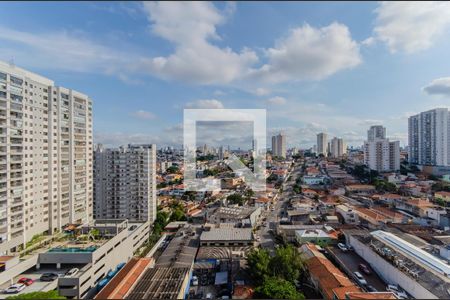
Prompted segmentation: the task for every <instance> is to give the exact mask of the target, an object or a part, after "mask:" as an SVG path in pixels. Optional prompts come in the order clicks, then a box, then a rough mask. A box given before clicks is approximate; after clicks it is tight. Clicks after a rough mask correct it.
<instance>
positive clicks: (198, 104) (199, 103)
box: [186, 99, 224, 109]
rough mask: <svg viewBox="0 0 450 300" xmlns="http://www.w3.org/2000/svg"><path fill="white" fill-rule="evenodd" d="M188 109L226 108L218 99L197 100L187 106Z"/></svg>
mask: <svg viewBox="0 0 450 300" xmlns="http://www.w3.org/2000/svg"><path fill="white" fill-rule="evenodd" d="M186 108H204V109H208V108H210V109H211V108H212V109H214V108H219V109H220V108H224V105H223V104H222V102H220V101H219V100H216V99H201V100H196V101H193V102H189V103H187V104H186Z"/></svg>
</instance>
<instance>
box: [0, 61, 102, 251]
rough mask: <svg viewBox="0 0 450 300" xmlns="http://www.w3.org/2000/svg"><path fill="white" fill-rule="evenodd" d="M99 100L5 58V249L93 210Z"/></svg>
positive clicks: (0, 115) (0, 73) (0, 91)
mask: <svg viewBox="0 0 450 300" xmlns="http://www.w3.org/2000/svg"><path fill="white" fill-rule="evenodd" d="M92 167H93V165H92V102H91V100H90V99H89V97H88V96H87V95H85V94H82V93H80V92H76V91H74V90H71V89H66V88H63V87H57V86H55V84H54V82H53V81H52V80H50V79H47V78H45V77H42V76H40V75H37V74H34V73H32V72H29V71H26V70H24V69H21V68H18V67H15V66H14V65H11V64H6V63H3V62H0V253H8V252H9V251H10V250H15V248H16V247H17V246H18V245H22V244H25V243H26V242H27V241H29V240H30V239H31V238H32V237H33V236H34V235H36V234H41V233H45V232H47V233H53V232H54V231H56V230H59V229H61V228H62V227H63V226H65V225H67V224H73V223H76V224H81V223H85V222H87V221H89V220H90V219H91V218H92V214H93V191H92V186H93V179H92V176H93V174H92Z"/></svg>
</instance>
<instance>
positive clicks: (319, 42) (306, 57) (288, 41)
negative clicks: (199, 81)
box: [251, 23, 361, 83]
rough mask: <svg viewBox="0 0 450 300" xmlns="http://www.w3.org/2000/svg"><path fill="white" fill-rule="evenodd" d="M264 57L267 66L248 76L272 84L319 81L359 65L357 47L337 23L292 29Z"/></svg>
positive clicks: (341, 25)
mask: <svg viewBox="0 0 450 300" xmlns="http://www.w3.org/2000/svg"><path fill="white" fill-rule="evenodd" d="M266 54H267V56H268V63H267V64H264V65H263V66H262V67H261V68H259V69H255V70H253V71H252V72H251V76H252V77H254V78H259V79H262V80H265V81H269V82H273V83H277V82H282V81H289V80H294V81H295V80H311V79H312V80H320V79H324V78H326V77H328V76H330V75H333V74H334V73H336V72H338V71H341V70H345V69H350V68H353V67H355V66H357V65H358V64H360V63H361V56H360V52H359V45H358V43H357V42H356V41H354V40H353V39H352V37H351V35H350V31H349V30H348V27H347V26H345V25H343V24H340V23H332V24H330V25H329V26H326V27H321V28H315V27H312V26H310V25H308V24H306V25H304V26H302V27H299V28H296V29H293V30H292V31H291V32H290V34H289V35H288V36H287V37H286V38H284V39H281V40H279V41H278V42H277V43H276V45H275V47H273V48H269V49H267V50H266Z"/></svg>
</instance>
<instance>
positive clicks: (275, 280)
mask: <svg viewBox="0 0 450 300" xmlns="http://www.w3.org/2000/svg"><path fill="white" fill-rule="evenodd" d="M247 264H248V272H249V274H250V276H251V277H252V278H253V280H254V281H255V283H256V285H257V288H256V289H255V297H257V298H260V299H304V296H303V294H302V293H300V292H298V291H297V289H296V286H295V284H296V282H298V280H299V279H300V277H301V276H302V275H303V272H304V263H303V260H302V258H301V257H300V254H299V253H298V251H297V250H296V249H295V248H294V247H293V246H292V245H287V246H284V247H279V248H277V249H276V252H275V255H274V256H270V254H269V252H268V251H267V250H265V249H260V248H257V249H253V250H251V251H250V252H249V254H248V256H247Z"/></svg>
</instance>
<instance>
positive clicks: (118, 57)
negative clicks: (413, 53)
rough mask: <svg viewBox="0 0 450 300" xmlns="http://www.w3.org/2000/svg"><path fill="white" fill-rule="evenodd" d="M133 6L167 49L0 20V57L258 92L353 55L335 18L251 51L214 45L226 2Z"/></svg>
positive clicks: (324, 71) (352, 60) (325, 72)
mask: <svg viewBox="0 0 450 300" xmlns="http://www.w3.org/2000/svg"><path fill="white" fill-rule="evenodd" d="M140 8H141V10H140V12H141V13H144V14H145V16H146V17H147V19H148V21H149V26H150V29H151V32H152V34H153V35H154V36H155V38H157V37H159V38H161V39H162V40H165V41H166V42H168V43H170V45H171V46H172V47H173V50H171V51H170V52H169V53H164V54H158V55H150V54H149V52H148V49H141V48H139V47H138V45H133V44H128V43H127V42H126V40H123V41H122V40H121V42H120V43H118V42H117V37H112V35H111V36H109V37H108V36H107V35H106V36H105V37H104V38H103V39H101V40H100V39H93V38H92V37H89V35H88V34H86V33H83V32H82V31H79V30H77V31H73V30H69V31H68V30H55V31H50V32H42V31H38V30H32V31H29V32H25V31H20V30H15V29H11V28H7V27H5V26H0V42H2V47H1V48H0V57H3V58H9V57H15V59H16V60H17V61H18V62H19V61H20V64H21V65H25V66H27V67H35V68H40V69H49V68H55V69H56V68H57V69H63V70H71V71H74V70H75V71H80V72H90V73H102V74H108V75H113V76H117V77H119V78H120V79H121V80H123V81H124V82H128V83H139V82H142V81H141V79H142V78H139V76H141V75H151V76H154V77H157V78H161V79H164V80H177V81H181V82H185V83H191V84H198V85H223V86H236V87H239V86H240V87H241V88H242V89H244V90H248V91H252V92H253V93H255V94H256V95H258V96H267V95H268V94H269V93H270V90H269V89H268V88H266V87H264V88H262V87H261V85H264V86H266V85H267V83H270V84H273V83H279V82H286V81H297V80H320V79H324V78H326V77H328V76H330V75H333V74H335V73H336V72H338V71H341V70H345V69H349V68H352V67H354V66H356V65H358V64H359V63H360V62H361V57H360V53H359V45H358V43H357V42H356V41H354V40H353V39H352V38H351V35H350V32H349V30H348V28H347V27H346V26H345V25H343V24H340V23H332V24H331V25H329V26H326V27H319V28H316V27H312V26H310V25H304V26H302V27H299V28H296V29H294V30H292V31H291V32H290V33H289V34H288V35H287V36H286V37H284V38H282V39H280V40H278V42H275V43H274V46H273V47H271V48H268V49H262V53H265V55H260V56H258V55H257V52H256V51H254V50H253V49H249V48H247V47H243V48H241V49H232V48H231V47H228V46H218V45H217V41H220V42H221V43H224V41H223V40H222V37H221V36H220V35H219V34H218V31H217V28H218V27H219V26H222V25H223V24H225V22H226V21H227V20H229V19H230V18H231V15H232V14H233V12H234V10H235V9H236V6H235V4H233V3H230V4H227V5H225V8H224V9H223V10H219V9H218V8H217V7H216V6H215V5H214V4H213V3H211V2H144V3H143V4H142V5H140ZM133 9H135V7H134V8H133ZM134 13H135V11H133V14H134ZM224 44H226V43H224ZM52 45H58V47H53V46H52ZM30 53H33V55H30ZM258 53H259V52H258Z"/></svg>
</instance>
